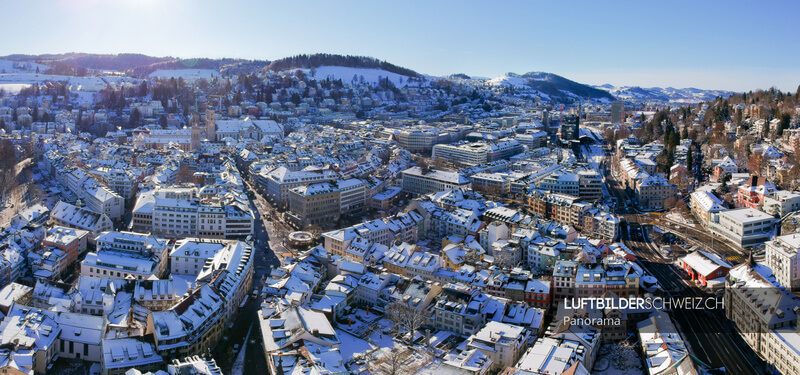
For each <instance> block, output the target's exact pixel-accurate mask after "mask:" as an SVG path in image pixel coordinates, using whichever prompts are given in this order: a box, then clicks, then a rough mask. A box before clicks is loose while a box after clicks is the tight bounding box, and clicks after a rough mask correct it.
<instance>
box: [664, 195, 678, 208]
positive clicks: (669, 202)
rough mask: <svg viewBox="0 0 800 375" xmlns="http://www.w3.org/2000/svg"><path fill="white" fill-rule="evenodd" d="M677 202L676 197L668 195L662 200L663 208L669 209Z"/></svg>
mask: <svg viewBox="0 0 800 375" xmlns="http://www.w3.org/2000/svg"><path fill="white" fill-rule="evenodd" d="M677 203H678V199H676V198H675V197H669V198H667V199H665V200H664V209H665V210H668V211H669V210H671V209H672V208H673V207H675V205H676V204H677Z"/></svg>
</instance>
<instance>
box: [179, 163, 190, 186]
mask: <svg viewBox="0 0 800 375" xmlns="http://www.w3.org/2000/svg"><path fill="white" fill-rule="evenodd" d="M193 181H194V173H192V171H190V170H189V164H184V165H182V166H181V169H179V170H178V174H177V175H176V176H175V183H176V184H182V183H185V182H193Z"/></svg>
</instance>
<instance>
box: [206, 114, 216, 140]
mask: <svg viewBox="0 0 800 375" xmlns="http://www.w3.org/2000/svg"><path fill="white" fill-rule="evenodd" d="M206 138H208V140H209V142H216V141H217V123H216V118H215V117H214V110H213V109H209V110H207V111H206Z"/></svg>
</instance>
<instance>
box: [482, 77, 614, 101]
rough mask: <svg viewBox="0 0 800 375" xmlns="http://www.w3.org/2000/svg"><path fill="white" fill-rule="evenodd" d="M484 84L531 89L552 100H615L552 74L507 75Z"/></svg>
mask: <svg viewBox="0 0 800 375" xmlns="http://www.w3.org/2000/svg"><path fill="white" fill-rule="evenodd" d="M486 83H488V84H489V85H492V86H500V87H514V88H517V89H532V90H535V91H537V92H538V93H540V94H544V95H540V96H544V97H549V98H554V99H567V100H581V99H583V100H585V99H594V100H601V101H611V100H615V99H614V96H613V95H612V94H611V93H609V92H608V91H604V90H600V89H597V88H594V87H591V86H588V85H584V84H582V83H578V82H575V81H571V80H569V79H566V78H564V77H561V76H559V75H556V74H552V73H544V72H529V73H525V74H522V75H518V74H515V73H507V74H504V75H502V76H499V77H495V78H492V79H489V80H487V81H486Z"/></svg>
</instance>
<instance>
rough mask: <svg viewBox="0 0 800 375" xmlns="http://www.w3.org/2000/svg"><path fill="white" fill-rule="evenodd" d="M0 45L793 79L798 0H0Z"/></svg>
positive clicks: (603, 77)
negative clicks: (360, 57) (331, 55)
mask: <svg viewBox="0 0 800 375" xmlns="http://www.w3.org/2000/svg"><path fill="white" fill-rule="evenodd" d="M0 14H2V20H3V21H2V22H0V35H3V42H2V43H0V55H9V54H17V53H24V54H41V53H64V52H88V53H143V54H146V55H151V56H173V57H180V58H194V57H209V58H220V57H231V58H245V59H263V60H274V59H279V58H283V57H287V56H292V55H296V54H301V53H306V54H310V53H338V54H348V55H363V56H371V57H375V58H378V59H381V60H386V61H388V62H390V63H393V64H396V65H399V66H403V67H407V68H410V69H413V70H415V71H417V72H419V73H422V74H428V75H433V76H444V75H449V74H452V73H464V74H467V75H470V76H477V77H495V76H498V75H502V74H504V73H507V72H515V73H520V74H521V73H525V72H530V71H543V72H549V73H555V74H558V75H562V76H564V77H566V78H569V79H572V80H575V81H578V82H581V83H586V84H593V85H600V84H605V83H609V84H612V85H616V86H623V85H627V86H642V87H652V86H660V87H668V86H671V87H676V88H683V87H696V88H702V89H721V90H734V91H750V90H755V89H759V88H760V89H766V88H770V87H773V86H775V87H777V88H778V89H780V90H783V91H792V92H794V91H796V90H797V88H798V85H800V63H798V62H799V61H800V43H798V37H797V32H796V31H795V29H794V28H793V27H792V26H793V25H795V24H796V22H797V20H796V19H797V15H799V14H800V2H798V1H783V0H775V1H768V2H753V1H740V0H729V1H705V0H704V1H670V2H656V1H641V0H640V1H621V0H606V1H591V0H584V1H573V0H558V1H556V0H553V1H534V0H528V1H485V0H484V1H469V0H461V1H449V0H442V1H436V0H428V1H417V0H403V1H382V0H372V1H346V0H340V1H315V0H305V1H269V0H215V1H212V0H23V1H12V0H2V3H1V4H0Z"/></svg>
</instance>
